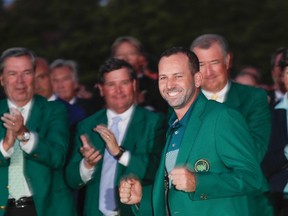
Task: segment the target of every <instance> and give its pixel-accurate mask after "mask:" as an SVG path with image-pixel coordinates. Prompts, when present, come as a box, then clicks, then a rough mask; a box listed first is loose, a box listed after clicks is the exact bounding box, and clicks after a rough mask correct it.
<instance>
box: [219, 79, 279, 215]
mask: <svg viewBox="0 0 288 216" xmlns="http://www.w3.org/2000/svg"><path fill="white" fill-rule="evenodd" d="M224 104H226V105H228V106H230V107H232V108H234V109H236V110H237V111H239V112H240V113H241V114H242V115H243V117H244V118H245V120H246V122H247V123H248V127H249V131H250V134H251V136H252V138H253V140H254V145H255V146H256V148H257V152H256V154H255V156H256V157H257V159H258V162H259V163H261V162H262V160H263V158H264V156H265V154H266V152H267V150H268V144H269V140H270V134H271V113H270V109H269V104H268V99H267V94H266V92H265V91H264V90H263V89H261V88H255V87H251V86H246V85H241V84H238V83H235V82H231V86H230V89H229V92H228V95H227V98H226V100H225V101H224ZM268 190H269V189H268V183H267V181H266V179H264V180H263V186H262V187H261V190H260V191H259V192H258V193H256V192H253V193H252V194H251V196H249V198H250V204H251V206H253V211H254V213H253V215H261V216H271V215H272V214H273V213H272V206H271V204H270V203H269V200H268V198H267V197H266V195H265V192H267V191H268ZM263 192H264V193H263Z"/></svg>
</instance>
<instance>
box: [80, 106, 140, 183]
mask: <svg viewBox="0 0 288 216" xmlns="http://www.w3.org/2000/svg"><path fill="white" fill-rule="evenodd" d="M134 107H135V106H134V105H132V106H131V107H130V108H129V109H128V110H126V111H125V112H124V113H121V114H120V115H119V114H116V113H115V112H113V111H112V110H110V109H108V110H107V118H108V128H109V129H110V128H111V126H112V122H113V120H112V119H113V117H115V116H119V117H121V122H119V143H118V145H119V146H121V143H122V141H123V138H124V136H125V132H126V129H127V126H128V124H129V122H130V119H131V116H132V114H133V111H134ZM95 126H96V125H95ZM95 133H97V132H95ZM130 155H131V153H130V152H129V151H127V150H126V151H125V152H124V153H123V155H122V156H121V158H120V159H119V160H118V163H121V164H122V165H123V166H128V164H129V160H130ZM94 170H95V167H93V168H91V169H87V168H86V167H85V166H84V159H82V161H81V162H80V176H81V179H82V181H83V182H84V183H87V182H88V181H89V180H90V179H91V177H92V174H93V172H94Z"/></svg>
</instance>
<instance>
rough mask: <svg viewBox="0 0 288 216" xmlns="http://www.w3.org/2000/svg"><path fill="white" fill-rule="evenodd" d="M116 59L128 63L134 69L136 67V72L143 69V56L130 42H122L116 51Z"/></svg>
mask: <svg viewBox="0 0 288 216" xmlns="http://www.w3.org/2000/svg"><path fill="white" fill-rule="evenodd" d="M114 57H115V58H118V59H122V60H125V61H127V62H128V63H129V64H131V65H132V67H134V69H135V70H136V72H137V71H138V70H139V69H140V67H141V65H140V64H141V61H142V59H141V58H142V56H141V54H140V53H139V50H138V49H137V47H135V46H134V45H133V44H131V43H129V42H122V43H121V44H119V45H118V46H117V48H116V49H115V51H114Z"/></svg>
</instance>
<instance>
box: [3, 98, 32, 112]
mask: <svg viewBox="0 0 288 216" xmlns="http://www.w3.org/2000/svg"><path fill="white" fill-rule="evenodd" d="M31 106H32V100H30V101H29V102H28V103H27V104H25V105H24V106H23V107H22V108H23V109H24V110H30V108H31ZM8 107H9V109H10V108H16V109H17V108H20V107H17V106H16V105H15V104H14V103H13V102H12V101H11V100H9V99H8Z"/></svg>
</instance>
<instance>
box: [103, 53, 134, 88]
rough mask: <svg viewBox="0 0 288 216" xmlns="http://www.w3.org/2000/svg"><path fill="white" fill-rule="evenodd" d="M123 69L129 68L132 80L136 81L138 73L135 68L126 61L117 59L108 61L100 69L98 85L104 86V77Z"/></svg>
mask: <svg viewBox="0 0 288 216" xmlns="http://www.w3.org/2000/svg"><path fill="white" fill-rule="evenodd" d="M121 68H127V69H128V73H129V76H130V78H131V80H136V72H135V70H134V69H133V67H132V66H131V65H130V64H129V63H128V62H126V61H124V60H122V59H117V58H109V59H107V60H106V61H105V62H104V63H103V64H102V65H101V66H100V68H99V71H98V72H99V73H98V83H99V84H104V82H105V80H104V75H105V74H106V73H110V72H111V71H114V70H118V69H121Z"/></svg>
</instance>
